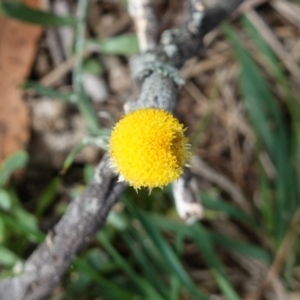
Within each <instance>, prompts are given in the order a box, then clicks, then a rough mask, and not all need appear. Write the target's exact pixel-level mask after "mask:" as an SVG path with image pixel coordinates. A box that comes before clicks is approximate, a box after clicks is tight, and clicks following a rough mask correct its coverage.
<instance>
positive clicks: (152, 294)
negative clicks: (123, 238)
mask: <svg viewBox="0 0 300 300" xmlns="http://www.w3.org/2000/svg"><path fill="white" fill-rule="evenodd" d="M96 237H97V240H98V241H99V242H100V243H101V245H102V246H103V247H104V248H105V250H106V251H107V252H108V253H109V255H111V257H112V258H113V259H114V261H115V262H116V263H117V264H118V265H119V266H120V268H121V269H123V270H124V272H126V274H127V275H128V276H129V277H130V278H131V280H132V281H133V282H134V283H135V285H136V286H137V288H139V290H140V291H141V292H142V293H144V295H145V296H146V297H149V299H157V300H164V299H163V298H162V297H161V296H160V295H159V294H158V293H157V292H156V291H155V289H153V287H152V286H151V285H150V284H149V283H148V282H147V281H145V280H144V279H143V278H141V277H140V276H138V274H136V272H135V271H134V270H133V268H132V267H131V265H130V264H129V263H128V262H127V261H125V259H124V258H123V257H122V256H121V255H120V254H119V253H118V251H116V249H115V248H114V247H113V245H112V244H111V243H110V242H109V240H108V239H107V237H106V236H105V234H104V233H103V232H100V233H98V234H97V236H96Z"/></svg>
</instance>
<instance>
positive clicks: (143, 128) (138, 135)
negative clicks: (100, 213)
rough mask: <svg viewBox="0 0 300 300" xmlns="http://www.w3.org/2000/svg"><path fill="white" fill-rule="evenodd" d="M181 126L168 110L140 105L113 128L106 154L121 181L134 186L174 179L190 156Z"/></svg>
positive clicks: (152, 185)
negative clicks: (140, 107) (108, 155)
mask: <svg viewBox="0 0 300 300" xmlns="http://www.w3.org/2000/svg"><path fill="white" fill-rule="evenodd" d="M184 131H185V128H184V126H183V125H182V124H180V123H179V121H178V120H177V119H176V118H175V117H174V116H173V115H172V114H170V113H169V112H167V111H164V110H162V109H154V108H144V109H138V110H135V111H133V112H131V113H129V114H127V115H125V116H124V117H123V118H122V119H121V120H120V121H119V122H118V123H117V124H116V125H115V127H114V129H113V131H112V134H111V138H110V143H109V154H110V159H111V165H112V167H113V169H114V170H115V171H116V172H117V173H118V174H119V176H120V179H121V180H125V181H127V182H128V183H129V184H130V185H131V186H133V187H134V188H135V189H139V188H141V187H147V188H149V189H150V190H151V189H152V188H154V187H163V186H165V185H167V184H168V183H170V182H172V181H174V180H176V179H177V178H178V177H179V176H180V175H181V174H182V172H183V167H184V166H185V165H186V164H187V161H188V159H189V158H190V156H191V152H190V147H189V144H188V140H187V138H186V137H185V136H184Z"/></svg>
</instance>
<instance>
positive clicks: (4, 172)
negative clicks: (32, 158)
mask: <svg viewBox="0 0 300 300" xmlns="http://www.w3.org/2000/svg"><path fill="white" fill-rule="evenodd" d="M27 161H28V154H27V153H26V152H24V151H19V152H15V153H13V154H12V155H10V156H9V157H8V158H6V160H5V161H4V162H3V163H2V165H1V166H0V187H1V186H4V185H5V183H6V182H7V181H8V179H9V178H10V176H11V175H12V173H13V172H14V171H16V170H18V169H21V168H24V167H25V165H26V164H27Z"/></svg>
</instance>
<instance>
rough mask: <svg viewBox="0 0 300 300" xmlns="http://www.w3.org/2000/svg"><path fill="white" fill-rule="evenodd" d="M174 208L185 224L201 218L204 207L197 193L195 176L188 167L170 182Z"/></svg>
mask: <svg viewBox="0 0 300 300" xmlns="http://www.w3.org/2000/svg"><path fill="white" fill-rule="evenodd" d="M172 191H173V195H174V200H175V205H176V210H177V213H178V215H179V216H180V217H181V218H182V219H183V220H185V222H186V223H187V224H192V223H194V222H196V221H197V220H200V219H202V217H203V215H204V209H203V206H202V204H201V202H200V197H199V195H198V191H199V190H198V187H197V182H196V180H195V178H194V177H193V175H192V173H191V172H190V170H189V169H185V172H184V174H183V175H182V176H180V178H178V179H177V180H176V181H174V182H173V184H172Z"/></svg>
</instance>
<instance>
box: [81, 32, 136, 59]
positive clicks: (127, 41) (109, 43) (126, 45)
mask: <svg viewBox="0 0 300 300" xmlns="http://www.w3.org/2000/svg"><path fill="white" fill-rule="evenodd" d="M87 47H88V49H97V50H98V51H100V52H101V53H103V54H110V55H113V54H115V55H132V54H136V53H138V52H139V46H138V41H137V37H136V35H135V34H124V35H119V36H115V37H111V38H107V39H102V40H89V41H87Z"/></svg>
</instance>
